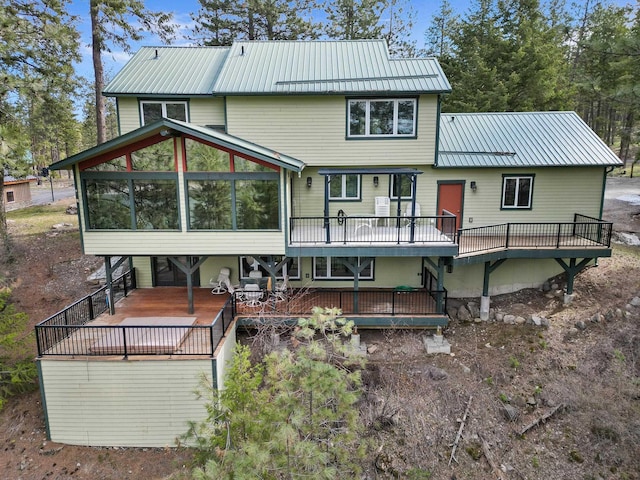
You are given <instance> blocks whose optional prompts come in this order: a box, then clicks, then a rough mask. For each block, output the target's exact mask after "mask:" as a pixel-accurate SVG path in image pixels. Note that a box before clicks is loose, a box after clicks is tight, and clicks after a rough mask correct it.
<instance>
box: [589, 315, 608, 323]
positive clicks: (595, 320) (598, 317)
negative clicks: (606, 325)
mask: <svg viewBox="0 0 640 480" xmlns="http://www.w3.org/2000/svg"><path fill="white" fill-rule="evenodd" d="M603 318H604V317H603V316H602V315H600V314H599V313H594V314H593V315H592V316H591V318H590V319H589V320H590V321H591V323H600V322H601V321H602V320H603Z"/></svg>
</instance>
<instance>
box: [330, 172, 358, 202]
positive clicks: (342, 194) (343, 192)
mask: <svg viewBox="0 0 640 480" xmlns="http://www.w3.org/2000/svg"><path fill="white" fill-rule="evenodd" d="M347 175H355V176H356V178H357V180H358V186H357V189H358V193H357V194H356V196H355V197H348V196H347V195H346V193H347ZM338 177H340V182H341V187H340V196H339V197H332V196H331V186H329V200H360V198H361V190H360V185H361V182H360V180H361V178H362V176H361V175H358V174H345V175H342V174H340V175H332V176H331V178H330V179H329V181H330V182H335V181H337V180H338Z"/></svg>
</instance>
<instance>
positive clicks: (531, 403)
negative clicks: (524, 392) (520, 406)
mask: <svg viewBox="0 0 640 480" xmlns="http://www.w3.org/2000/svg"><path fill="white" fill-rule="evenodd" d="M537 404H538V402H536V399H535V398H533V397H529V398H527V405H528V406H530V407H535V406H536V405H537Z"/></svg>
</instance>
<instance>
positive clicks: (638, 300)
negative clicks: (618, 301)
mask: <svg viewBox="0 0 640 480" xmlns="http://www.w3.org/2000/svg"><path fill="white" fill-rule="evenodd" d="M629 303H630V304H631V305H632V306H634V307H640V297H633V299H631V301H630V302H629Z"/></svg>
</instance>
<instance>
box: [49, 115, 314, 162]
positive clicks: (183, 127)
mask: <svg viewBox="0 0 640 480" xmlns="http://www.w3.org/2000/svg"><path fill="white" fill-rule="evenodd" d="M158 134H160V135H166V136H175V135H176V134H178V135H190V136H192V137H194V138H198V139H200V140H204V141H207V142H211V143H214V144H216V145H219V146H221V147H225V148H228V149H230V150H234V151H236V152H238V153H241V154H245V155H248V156H251V157H254V158H256V159H258V160H262V161H265V162H267V163H270V164H273V165H277V166H279V167H282V168H285V169H287V170H293V171H294V172H301V171H302V170H303V169H304V167H305V163H304V162H302V161H301V160H298V159H297V158H294V157H291V156H289V155H285V154H283V153H279V152H276V151H274V150H271V149H269V148H265V147H263V146H261V145H257V144H255V143H252V142H249V141H247V140H244V139H242V138H239V137H235V136H233V135H229V134H226V133H223V132H219V131H217V130H213V129H211V128H207V127H200V126H196V125H193V124H190V123H186V122H181V121H178V120H170V119H168V118H163V119H161V120H158V121H157V122H154V123H152V124H150V125H145V126H144V127H141V128H138V129H136V130H133V131H132V132H129V133H126V134H124V135H121V136H119V137H117V138H114V139H113V140H109V141H108V142H105V143H103V144H101V145H97V146H95V147H93V148H90V149H88V150H85V151H83V152H80V153H78V154H76V155H72V156H70V157H68V158H65V159H64V160H60V161H59V162H56V163H53V164H52V165H51V167H50V168H51V169H53V170H61V169H65V168H68V167H70V166H72V165H75V164H76V163H79V162H82V161H85V160H89V159H92V158H95V157H97V156H99V155H104V154H107V153H109V152H112V151H115V150H118V149H121V148H123V147H126V146H128V145H131V144H133V143H136V142H139V141H140V140H144V139H145V138H150V137H153V136H155V135H158Z"/></svg>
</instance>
